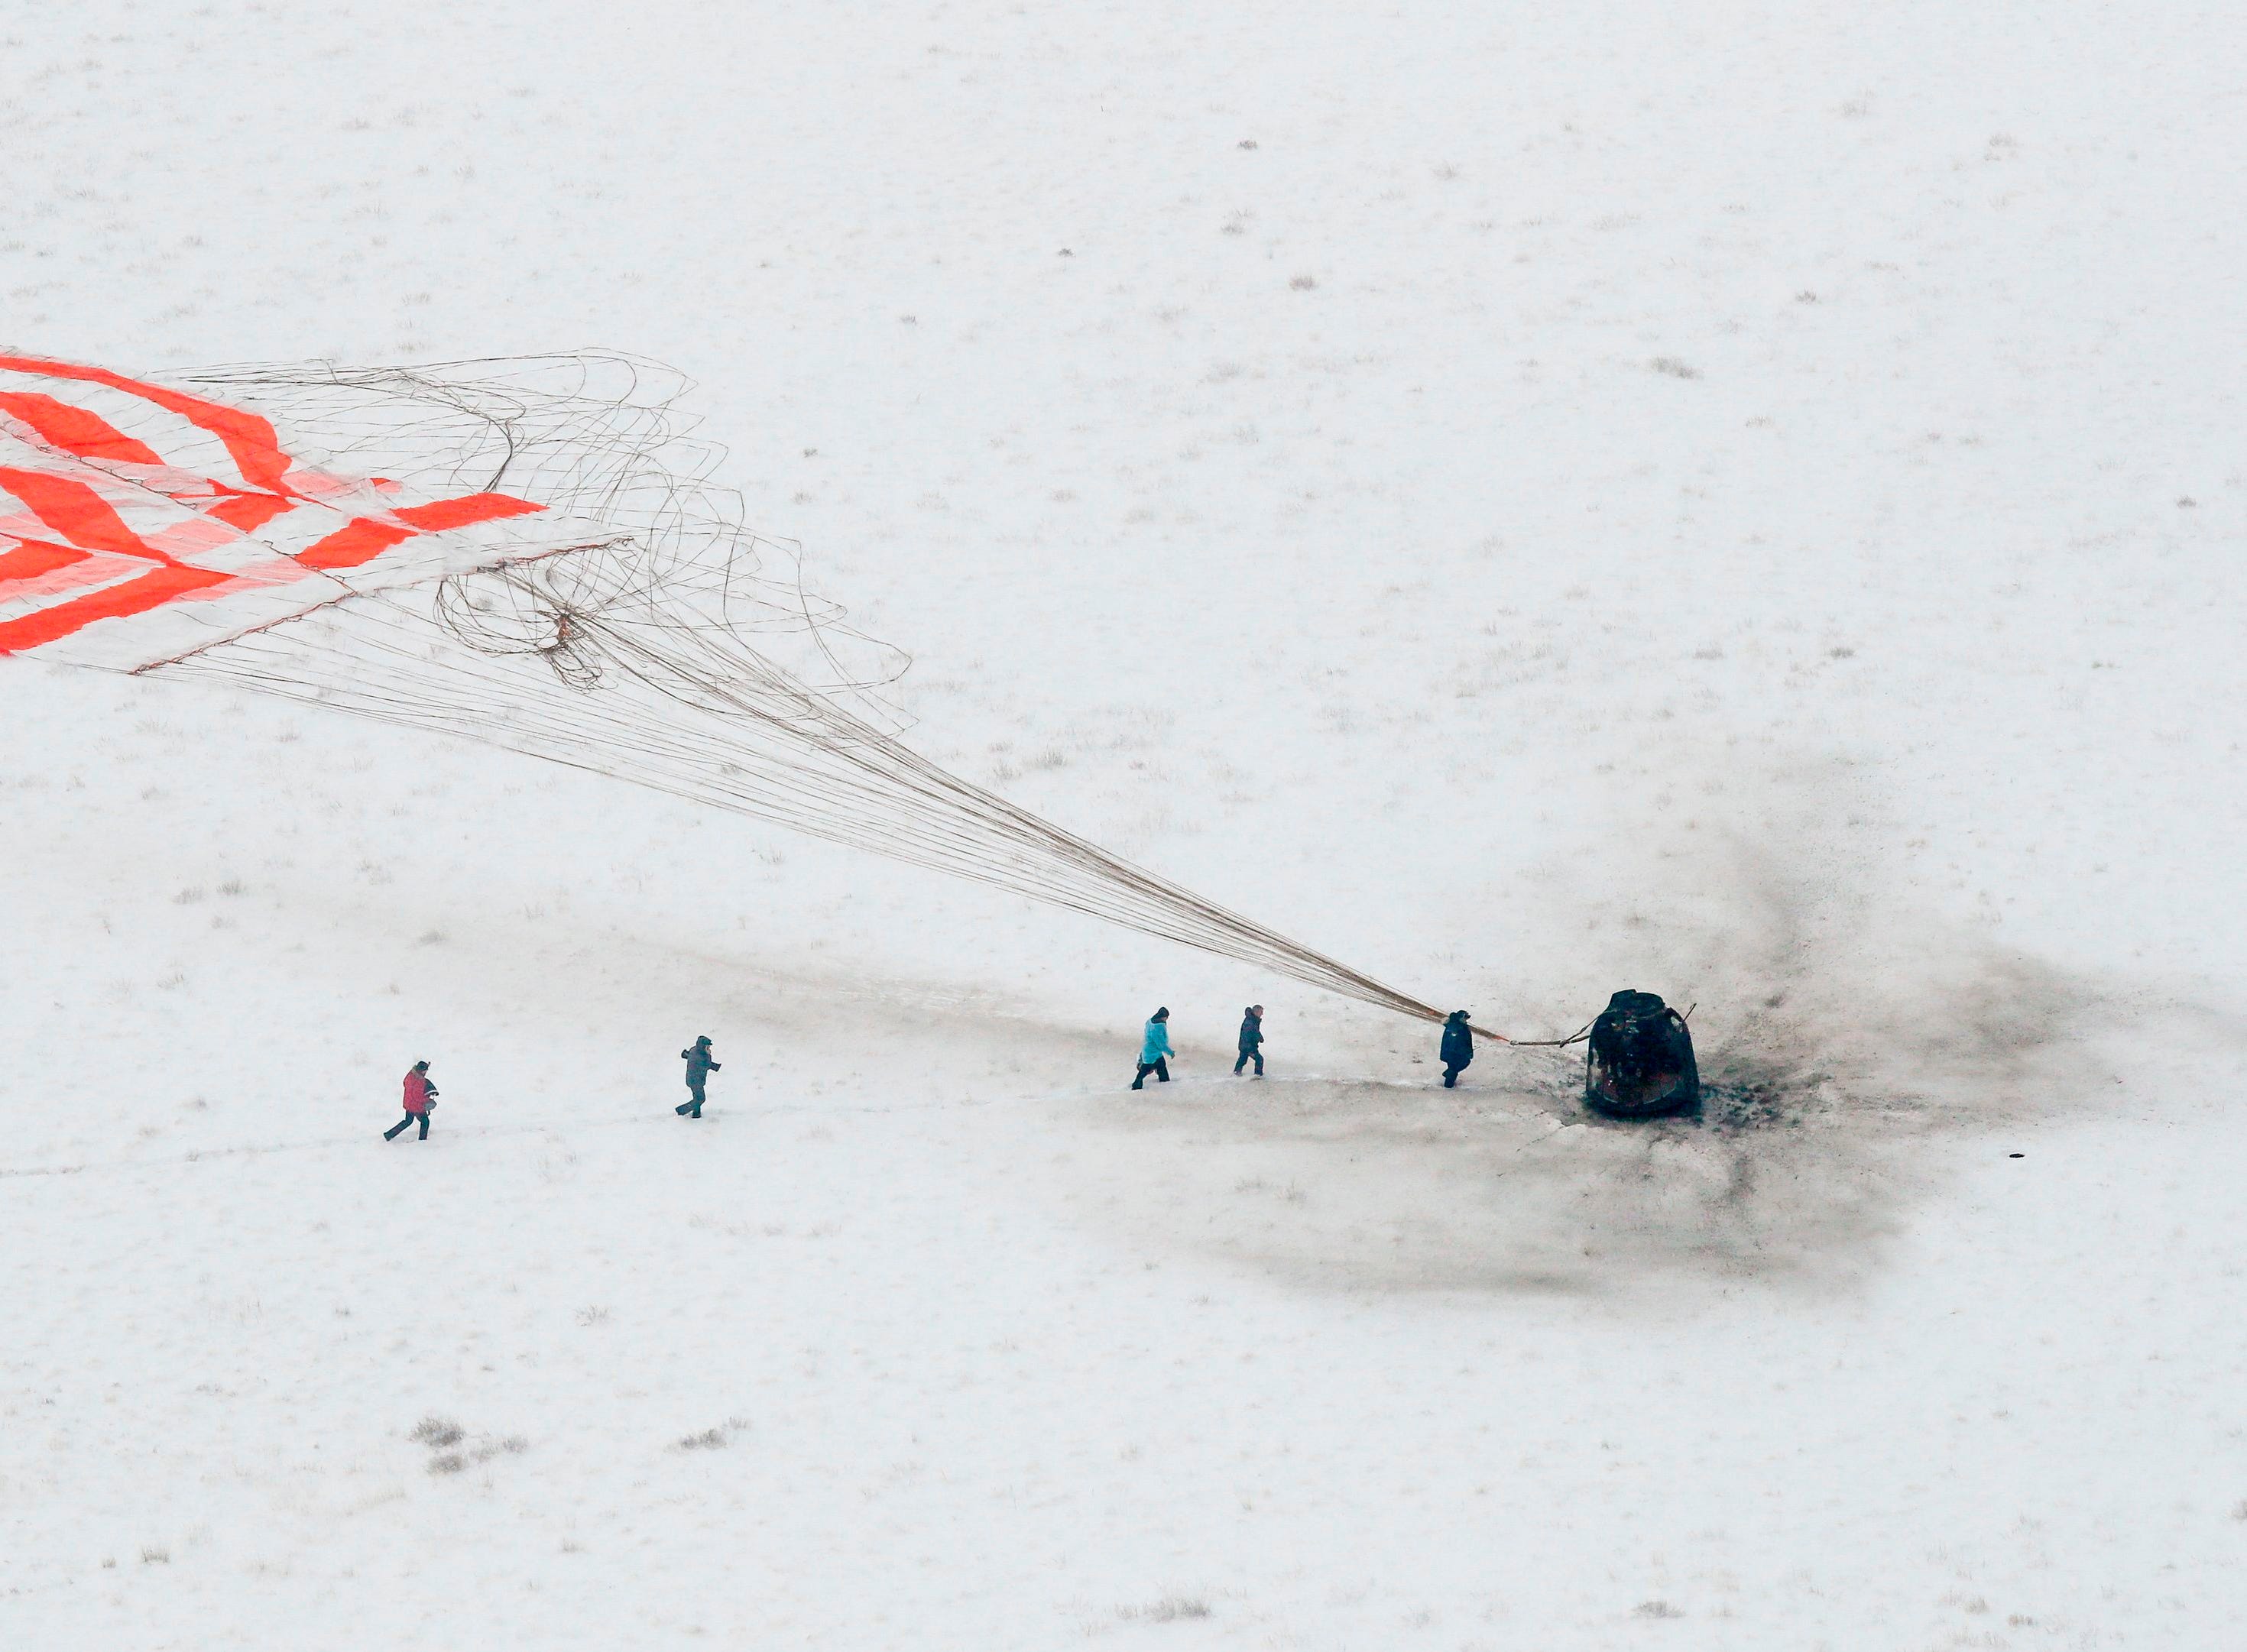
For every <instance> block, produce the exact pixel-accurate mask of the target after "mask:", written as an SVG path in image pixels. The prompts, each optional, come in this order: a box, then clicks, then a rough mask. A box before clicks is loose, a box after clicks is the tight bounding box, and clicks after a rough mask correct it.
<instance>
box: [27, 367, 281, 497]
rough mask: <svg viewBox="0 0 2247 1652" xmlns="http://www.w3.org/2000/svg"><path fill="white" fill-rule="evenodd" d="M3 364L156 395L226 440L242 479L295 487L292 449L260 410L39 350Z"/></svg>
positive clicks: (275, 489)
mask: <svg viewBox="0 0 2247 1652" xmlns="http://www.w3.org/2000/svg"><path fill="white" fill-rule="evenodd" d="M0 368H5V369H8V370H10V371H12V372H25V373H36V374H39V375H41V376H43V377H45V378H48V379H78V380H79V381H81V382H82V383H85V384H90V385H106V386H109V388H111V389H112V390H121V391H124V392H125V393H126V394H127V395H132V396H138V397H140V399H142V400H144V401H153V402H154V403H155V404H156V406H159V407H161V408H163V409H165V410H166V411H167V412H169V413H177V414H179V415H180V417H181V418H182V419H185V420H187V421H188V423H190V424H192V425H194V426H195V427H196V428H198V429H201V430H208V431H209V432H210V433H211V434H212V435H214V436H216V437H217V438H218V439H219V440H221V441H222V442H224V443H225V444H226V450H227V452H229V454H233V455H234V462H235V464H236V466H238V467H239V468H241V471H242V480H243V481H247V482H249V484H250V485H251V486H252V487H255V488H269V489H270V490H271V491H272V492H274V493H277V494H285V493H288V492H289V491H290V489H289V488H287V487H286V486H284V485H283V482H282V480H281V479H282V478H283V476H285V475H287V474H289V455H288V454H284V453H283V452H282V451H281V442H280V438H278V437H277V436H276V435H275V434H274V433H273V427H272V426H271V425H270V424H268V423H267V422H266V421H265V420H263V419H260V418H259V417H258V416H257V415H256V413H244V412H242V410H241V409H240V408H239V407H226V406H221V405H220V404H218V403H217V402H215V401H205V400H203V399H201V397H200V396H189V395H184V394H182V393H181V392H179V391H176V390H167V389H165V388H164V387H163V386H161V385H151V384H144V383H142V382H141V381H140V379H127V378H126V376H125V375H124V374H123V373H120V372H110V371H109V370H108V369H107V368H106V367H79V366H73V365H71V364H70V363H68V362H64V361H47V360H44V359H42V358H39V357H38V356H0Z"/></svg>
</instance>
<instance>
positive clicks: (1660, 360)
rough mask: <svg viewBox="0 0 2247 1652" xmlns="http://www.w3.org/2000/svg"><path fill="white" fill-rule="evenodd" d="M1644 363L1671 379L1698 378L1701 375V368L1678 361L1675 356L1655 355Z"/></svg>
mask: <svg viewBox="0 0 2247 1652" xmlns="http://www.w3.org/2000/svg"><path fill="white" fill-rule="evenodd" d="M1646 365H1648V366H1649V367H1651V368H1653V369H1654V371H1655V372H1659V373H1667V374H1668V375H1669V376H1670V378H1672V379H1698V378H1699V377H1700V376H1701V370H1700V369H1699V368H1698V367H1696V366H1693V365H1690V363H1687V362H1683V361H1680V360H1678V359H1677V357H1675V356H1656V358H1654V359H1653V360H1652V361H1649V362H1648V363H1647V364H1646Z"/></svg>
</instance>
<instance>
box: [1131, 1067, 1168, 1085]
mask: <svg viewBox="0 0 2247 1652" xmlns="http://www.w3.org/2000/svg"><path fill="white" fill-rule="evenodd" d="M1150 1073H1152V1074H1153V1075H1155V1076H1156V1077H1157V1078H1159V1079H1161V1080H1162V1081H1163V1082H1164V1083H1165V1084H1167V1083H1169V1082H1171V1068H1170V1064H1169V1063H1168V1062H1163V1061H1160V1060H1157V1061H1151V1062H1140V1063H1139V1076H1138V1077H1137V1078H1135V1079H1133V1080H1132V1081H1131V1088H1132V1089H1135V1090H1136V1089H1145V1088H1146V1087H1147V1075H1148V1074H1150Z"/></svg>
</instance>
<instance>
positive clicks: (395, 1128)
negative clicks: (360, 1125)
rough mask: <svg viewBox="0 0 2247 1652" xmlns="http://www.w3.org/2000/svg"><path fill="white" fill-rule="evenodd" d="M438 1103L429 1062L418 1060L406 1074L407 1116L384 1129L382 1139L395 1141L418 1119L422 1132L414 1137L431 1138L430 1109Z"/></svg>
mask: <svg viewBox="0 0 2247 1652" xmlns="http://www.w3.org/2000/svg"><path fill="white" fill-rule="evenodd" d="M436 1104H437V1087H436V1086H435V1085H434V1084H432V1083H431V1082H429V1063H428V1062H414V1063H413V1071H412V1072H410V1073H408V1074H407V1075H406V1116H405V1117H404V1118H401V1119H400V1120H399V1121H398V1123H395V1124H393V1125H392V1126H391V1127H390V1128H389V1129H388V1130H385V1131H383V1133H382V1139H383V1140H384V1141H386V1142H394V1141H396V1140H397V1139H398V1132H399V1131H400V1130H406V1129H407V1128H408V1127H410V1126H411V1125H412V1124H413V1122H414V1121H415V1120H416V1119H419V1120H420V1123H421V1134H420V1135H419V1136H417V1137H414V1138H413V1139H414V1140H416V1141H419V1142H426V1141H427V1140H428V1139H429V1109H431V1108H432V1107H434V1106H435V1105H436Z"/></svg>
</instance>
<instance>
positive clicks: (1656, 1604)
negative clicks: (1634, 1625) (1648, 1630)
mask: <svg viewBox="0 0 2247 1652" xmlns="http://www.w3.org/2000/svg"><path fill="white" fill-rule="evenodd" d="M1630 1614H1631V1616H1633V1617H1635V1618H1682V1617H1684V1615H1685V1614H1684V1613H1683V1612H1680V1611H1679V1610H1678V1609H1677V1608H1676V1607H1674V1606H1672V1605H1670V1602H1669V1601H1640V1602H1639V1603H1638V1604H1637V1605H1636V1606H1635V1607H1633V1608H1631V1609H1630Z"/></svg>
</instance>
